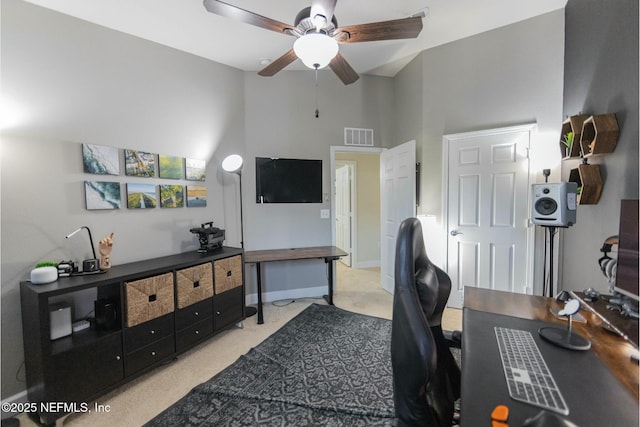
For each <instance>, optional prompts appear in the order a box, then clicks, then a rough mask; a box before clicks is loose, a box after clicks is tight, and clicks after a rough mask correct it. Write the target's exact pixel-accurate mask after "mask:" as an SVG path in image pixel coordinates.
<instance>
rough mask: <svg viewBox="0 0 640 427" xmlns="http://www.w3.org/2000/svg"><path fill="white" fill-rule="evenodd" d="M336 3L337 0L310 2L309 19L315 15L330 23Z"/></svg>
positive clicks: (314, 0) (315, 0)
mask: <svg viewBox="0 0 640 427" xmlns="http://www.w3.org/2000/svg"><path fill="white" fill-rule="evenodd" d="M336 2H337V0H313V1H312V2H311V14H310V17H311V19H313V17H314V16H316V15H322V16H324V17H325V18H327V22H331V18H333V11H334V10H335V9H336Z"/></svg>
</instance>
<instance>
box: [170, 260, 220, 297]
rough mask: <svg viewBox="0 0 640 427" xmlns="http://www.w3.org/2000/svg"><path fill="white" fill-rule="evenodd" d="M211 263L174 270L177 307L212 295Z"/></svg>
mask: <svg viewBox="0 0 640 427" xmlns="http://www.w3.org/2000/svg"><path fill="white" fill-rule="evenodd" d="M211 267H212V266H211V263H210V262H208V263H206V264H200V265H196V266H194V267H189V268H185V269H183V270H177V271H176V285H177V286H176V292H177V296H178V297H177V300H178V308H185V307H187V306H190V305H191V304H194V303H196V302H198V301H202V300H203V299H207V298H210V297H212V296H213V272H212V269H211Z"/></svg>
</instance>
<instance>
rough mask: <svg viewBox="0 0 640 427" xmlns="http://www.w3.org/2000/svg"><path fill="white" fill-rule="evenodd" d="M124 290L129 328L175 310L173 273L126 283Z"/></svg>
mask: <svg viewBox="0 0 640 427" xmlns="http://www.w3.org/2000/svg"><path fill="white" fill-rule="evenodd" d="M124 290H125V309H126V312H127V322H126V323H127V326H128V327H131V326H135V325H139V324H140V323H144V322H146V321H148V320H151V319H155V318H156V317H160V316H163V315H165V314H167V313H171V312H173V310H174V302H173V273H165V274H161V275H159V276H153V277H148V278H146V279H141V280H135V281H133V282H125V284H124Z"/></svg>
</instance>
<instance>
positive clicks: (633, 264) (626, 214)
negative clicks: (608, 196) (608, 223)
mask: <svg viewBox="0 0 640 427" xmlns="http://www.w3.org/2000/svg"><path fill="white" fill-rule="evenodd" d="M620 205H621V206H620V230H619V233H618V239H619V243H618V266H617V272H616V285H615V290H616V291H618V292H620V293H622V294H624V295H627V296H629V297H631V298H634V299H636V300H637V299H638V298H639V296H638V294H639V292H638V267H639V262H638V258H639V256H638V201H637V200H623V201H622V202H621V204H620Z"/></svg>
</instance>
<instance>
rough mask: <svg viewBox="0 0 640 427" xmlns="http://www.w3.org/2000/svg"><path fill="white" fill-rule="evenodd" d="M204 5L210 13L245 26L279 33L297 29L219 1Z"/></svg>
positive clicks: (215, 0) (214, 0) (207, 1)
mask: <svg viewBox="0 0 640 427" xmlns="http://www.w3.org/2000/svg"><path fill="white" fill-rule="evenodd" d="M203 3H204V7H205V8H206V9H207V10H208V11H209V12H211V13H215V14H216V15H220V16H224V17H226V18H232V19H235V20H237V21H240V22H244V23H245V24H250V25H255V26H256V27H261V28H265V29H267V30H271V31H276V32H278V33H284V32H285V30H287V29H292V28H295V27H294V26H293V25H289V24H285V23H283V22H280V21H276V20H275V19H271V18H267V17H265V16H261V15H258V14H257V13H253V12H249V11H248V10H244V9H240V8H239V7H236V6H232V5H230V4H227V3H223V2H221V1H218V0H204V1H203Z"/></svg>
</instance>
